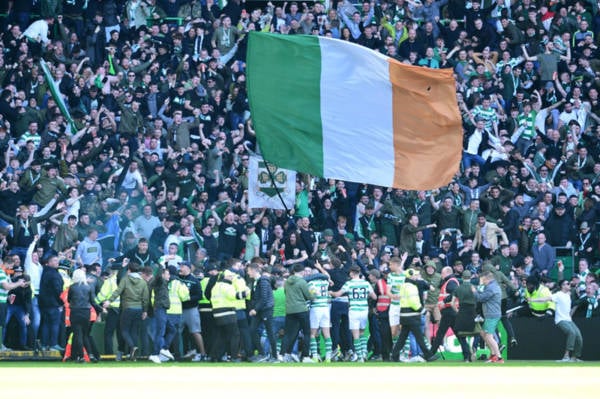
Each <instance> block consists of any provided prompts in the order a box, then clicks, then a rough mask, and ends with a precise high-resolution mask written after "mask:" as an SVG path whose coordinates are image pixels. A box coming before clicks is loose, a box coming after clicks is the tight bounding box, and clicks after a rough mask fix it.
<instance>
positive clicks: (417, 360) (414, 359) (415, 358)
mask: <svg viewBox="0 0 600 399" xmlns="http://www.w3.org/2000/svg"><path fill="white" fill-rule="evenodd" d="M408 363H425V359H423V358H422V357H421V356H418V355H417V356H413V357H411V358H410V359H408Z"/></svg>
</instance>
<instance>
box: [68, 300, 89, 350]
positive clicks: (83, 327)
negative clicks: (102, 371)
mask: <svg viewBox="0 0 600 399" xmlns="http://www.w3.org/2000/svg"><path fill="white" fill-rule="evenodd" d="M70 319H71V329H72V330H73V342H72V344H71V359H79V358H82V357H83V348H85V350H86V351H87V353H88V355H92V354H93V351H92V346H91V344H90V339H89V336H90V309H71V316H70Z"/></svg>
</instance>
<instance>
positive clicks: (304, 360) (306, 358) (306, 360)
mask: <svg viewBox="0 0 600 399" xmlns="http://www.w3.org/2000/svg"><path fill="white" fill-rule="evenodd" d="M302 363H315V362H314V361H313V360H312V359H311V358H310V357H308V356H306V357H303V358H302Z"/></svg>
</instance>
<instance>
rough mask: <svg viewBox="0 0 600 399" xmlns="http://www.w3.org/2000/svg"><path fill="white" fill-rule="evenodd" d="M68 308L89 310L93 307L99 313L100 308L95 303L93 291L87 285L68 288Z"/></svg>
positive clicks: (74, 285) (75, 285)
mask: <svg viewBox="0 0 600 399" xmlns="http://www.w3.org/2000/svg"><path fill="white" fill-rule="evenodd" d="M67 298H68V300H69V307H70V308H71V309H72V310H73V309H89V308H90V306H93V307H94V309H96V310H98V311H101V308H100V307H99V306H98V304H97V303H96V299H95V295H94V289H93V287H92V286H90V285H87V284H73V285H72V286H71V287H69V294H68V295H67Z"/></svg>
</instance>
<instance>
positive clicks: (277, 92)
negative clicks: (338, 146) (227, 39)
mask: <svg viewBox="0 0 600 399" xmlns="http://www.w3.org/2000/svg"><path fill="white" fill-rule="evenodd" d="M247 68H248V82H247V85H248V99H249V102H250V111H251V113H252V120H253V123H254V128H255V130H256V136H257V139H258V142H259V144H260V151H261V153H262V154H263V156H264V157H265V159H266V160H268V161H270V162H273V163H274V164H276V165H277V166H279V167H281V168H286V169H292V170H296V171H300V172H305V173H310V174H314V175H318V176H323V133H322V132H323V126H322V123H321V88H320V83H321V48H320V46H319V40H318V38H317V37H316V36H303V35H296V36H283V35H275V34H270V33H258V32H250V38H249V41H248V55H247Z"/></svg>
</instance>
